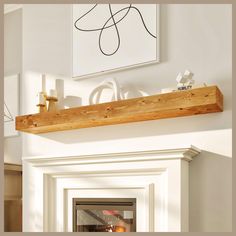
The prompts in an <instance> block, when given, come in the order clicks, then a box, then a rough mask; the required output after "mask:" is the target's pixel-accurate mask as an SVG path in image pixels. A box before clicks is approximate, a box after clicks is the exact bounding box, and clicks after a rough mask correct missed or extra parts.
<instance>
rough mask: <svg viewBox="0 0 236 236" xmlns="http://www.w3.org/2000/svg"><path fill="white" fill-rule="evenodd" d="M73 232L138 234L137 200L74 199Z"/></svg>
mask: <svg viewBox="0 0 236 236" xmlns="http://www.w3.org/2000/svg"><path fill="white" fill-rule="evenodd" d="M73 232H136V199H135V198H73Z"/></svg>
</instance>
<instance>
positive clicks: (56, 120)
mask: <svg viewBox="0 0 236 236" xmlns="http://www.w3.org/2000/svg"><path fill="white" fill-rule="evenodd" d="M221 111H223V95H222V93H221V92H220V90H219V89H218V87H217V86H209V87H202V88H196V89H191V90H186V91H177V92H172V93H166V94H158V95H153V96H147V97H140V98H134V99H127V100H121V101H116V102H108V103H101V104H97V105H91V106H82V107H77V108H69V109H64V110H59V111H54V112H45V113H40V114H32V115H25V116H18V117H16V130H19V131H24V132H29V133H35V134H38V133H47V132H53V131H61V130H70V129H79V128H86V127H95V126H103V125H114V124H121V123H129V122H137V121H145V120H156V119H164V118H174V117H180V116H190V115H198V114H206V113H213V112H221Z"/></svg>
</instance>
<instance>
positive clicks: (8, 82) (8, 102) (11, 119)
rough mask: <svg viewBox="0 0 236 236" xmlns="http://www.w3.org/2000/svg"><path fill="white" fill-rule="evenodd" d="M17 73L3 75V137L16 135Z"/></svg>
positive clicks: (17, 109) (17, 105)
mask: <svg viewBox="0 0 236 236" xmlns="http://www.w3.org/2000/svg"><path fill="white" fill-rule="evenodd" d="M19 95H20V92H19V74H16V75H11V76H6V77H4V137H10V136H16V135H18V134H19V132H18V131H17V130H15V117H16V116H17V115H19Z"/></svg>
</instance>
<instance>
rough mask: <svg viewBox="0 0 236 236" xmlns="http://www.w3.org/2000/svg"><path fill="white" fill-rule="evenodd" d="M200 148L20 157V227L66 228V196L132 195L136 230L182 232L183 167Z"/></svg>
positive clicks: (68, 217) (185, 187) (185, 168)
mask: <svg viewBox="0 0 236 236" xmlns="http://www.w3.org/2000/svg"><path fill="white" fill-rule="evenodd" d="M199 153H200V150H199V149H197V148H196V147H193V146H191V147H184V148H179V149H169V150H145V151H139V152H123V153H106V154H97V155H96V154H94V155H84V156H64V157H45V156H44V157H28V158H24V160H23V162H24V178H25V181H24V186H23V201H24V202H23V205H24V210H23V231H24V232H71V231H72V222H73V219H72V199H73V198H75V197H82V198H103V197H104V198H105V197H106V198H112V197H114V198H136V201H137V232H181V231H188V224H189V223H188V210H189V209H188V192H189V186H188V184H189V183H188V178H189V177H188V169H189V168H188V166H189V162H190V161H191V160H192V158H193V157H195V156H196V155H198V154H199Z"/></svg>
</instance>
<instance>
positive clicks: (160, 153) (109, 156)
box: [24, 146, 201, 167]
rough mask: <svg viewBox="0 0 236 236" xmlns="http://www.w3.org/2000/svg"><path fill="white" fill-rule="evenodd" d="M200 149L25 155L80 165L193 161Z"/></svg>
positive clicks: (41, 162)
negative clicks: (70, 154)
mask: <svg viewBox="0 0 236 236" xmlns="http://www.w3.org/2000/svg"><path fill="white" fill-rule="evenodd" d="M200 152H201V151H200V149H198V148H196V147H194V146H190V147H189V148H179V149H165V150H148V151H135V152H120V153H104V154H92V155H80V156H57V157H56V156H50V157H47V156H39V157H33V158H32V157H25V158H24V160H25V161H27V162H30V163H32V164H33V166H38V167H43V166H59V165H78V164H80V165H81V164H97V163H114V162H135V161H150V160H170V159H183V160H186V161H191V160H192V159H193V158H194V157H195V156H197V155H198V154H199V153H200Z"/></svg>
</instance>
